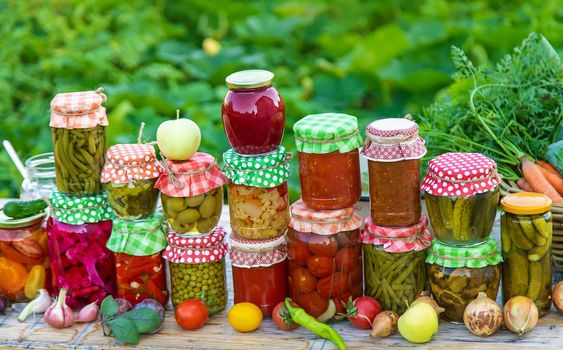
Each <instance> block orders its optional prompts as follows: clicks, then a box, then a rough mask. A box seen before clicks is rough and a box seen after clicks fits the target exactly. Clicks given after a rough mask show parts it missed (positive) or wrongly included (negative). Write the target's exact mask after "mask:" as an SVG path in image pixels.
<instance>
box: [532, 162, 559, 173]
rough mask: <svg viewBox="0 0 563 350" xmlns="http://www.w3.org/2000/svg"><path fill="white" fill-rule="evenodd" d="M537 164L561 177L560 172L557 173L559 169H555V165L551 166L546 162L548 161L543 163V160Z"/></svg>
mask: <svg viewBox="0 0 563 350" xmlns="http://www.w3.org/2000/svg"><path fill="white" fill-rule="evenodd" d="M536 164H537V165H539V166H541V167H542V168H544V169H547V170H549V171H551V172H552V173H554V174H556V175H559V176H561V174H559V171H557V169H555V168H554V167H553V165H551V164H549V163H548V162H546V161H543V160H536Z"/></svg>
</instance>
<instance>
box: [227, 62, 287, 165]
mask: <svg viewBox="0 0 563 350" xmlns="http://www.w3.org/2000/svg"><path fill="white" fill-rule="evenodd" d="M273 80H274V73H272V72H269V71H266V70H262V69H251V70H244V71H240V72H236V73H233V74H231V75H229V76H228V77H227V78H226V79H225V81H226V82H227V86H228V87H229V92H227V95H226V96H225V99H224V101H223V105H222V107H221V115H222V118H223V126H224V128H225V133H226V134H227V139H228V140H229V143H230V144H231V146H232V147H233V149H234V150H235V151H236V152H237V153H239V154H263V153H268V152H272V151H275V150H276V148H278V146H279V145H280V143H281V141H282V138H283V132H284V129H285V106H284V104H283V100H282V98H281V96H280V94H279V92H278V90H276V88H274V87H273V86H272V81H273Z"/></svg>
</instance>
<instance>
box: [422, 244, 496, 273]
mask: <svg viewBox="0 0 563 350" xmlns="http://www.w3.org/2000/svg"><path fill="white" fill-rule="evenodd" d="M500 262H502V256H501V255H500V252H499V251H498V243H497V241H496V240H495V239H494V238H492V237H489V238H488V239H487V240H486V241H485V242H483V243H481V244H479V245H477V246H473V247H453V246H449V245H445V244H443V243H440V242H439V241H438V240H437V239H433V240H432V247H431V248H430V250H429V252H428V256H427V257H426V263H428V264H437V265H440V266H443V267H453V268H457V267H469V268H482V267H486V266H494V265H497V264H499V263H500Z"/></svg>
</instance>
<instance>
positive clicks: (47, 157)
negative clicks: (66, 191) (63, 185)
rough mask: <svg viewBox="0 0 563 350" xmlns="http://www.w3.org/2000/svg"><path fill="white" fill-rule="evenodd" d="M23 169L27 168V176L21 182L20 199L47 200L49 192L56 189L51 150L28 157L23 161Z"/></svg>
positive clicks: (49, 195) (53, 158) (53, 160)
mask: <svg viewBox="0 0 563 350" xmlns="http://www.w3.org/2000/svg"><path fill="white" fill-rule="evenodd" d="M25 170H27V174H28V175H29V177H28V178H27V179H24V180H23V182H22V186H21V192H20V199H21V200H24V201H30V200H33V199H43V200H45V201H48V200H49V197H51V193H52V192H53V191H54V190H56V189H57V184H56V179H55V156H54V155H53V152H48V153H41V154H37V155H35V156H32V157H29V158H28V159H27V160H26V161H25Z"/></svg>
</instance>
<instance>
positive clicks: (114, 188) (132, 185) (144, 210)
mask: <svg viewBox="0 0 563 350" xmlns="http://www.w3.org/2000/svg"><path fill="white" fill-rule="evenodd" d="M161 172H162V166H161V165H160V163H159V162H158V161H157V159H156V154H155V151H154V147H153V146H152V145H142V144H119V145H114V146H111V147H110V148H109V149H108V151H107V160H106V164H105V165H104V169H103V171H102V183H103V184H104V185H103V186H104V190H105V192H106V194H107V196H108V200H109V204H110V206H111V207H112V209H113V210H114V211H115V213H116V214H117V216H118V217H119V218H121V219H125V220H138V219H146V218H148V217H150V216H151V215H153V213H154V211H155V209H156V202H157V201H158V192H159V191H158V189H157V188H154V184H155V183H156V180H157V179H158V177H159V176H160V173H161Z"/></svg>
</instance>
